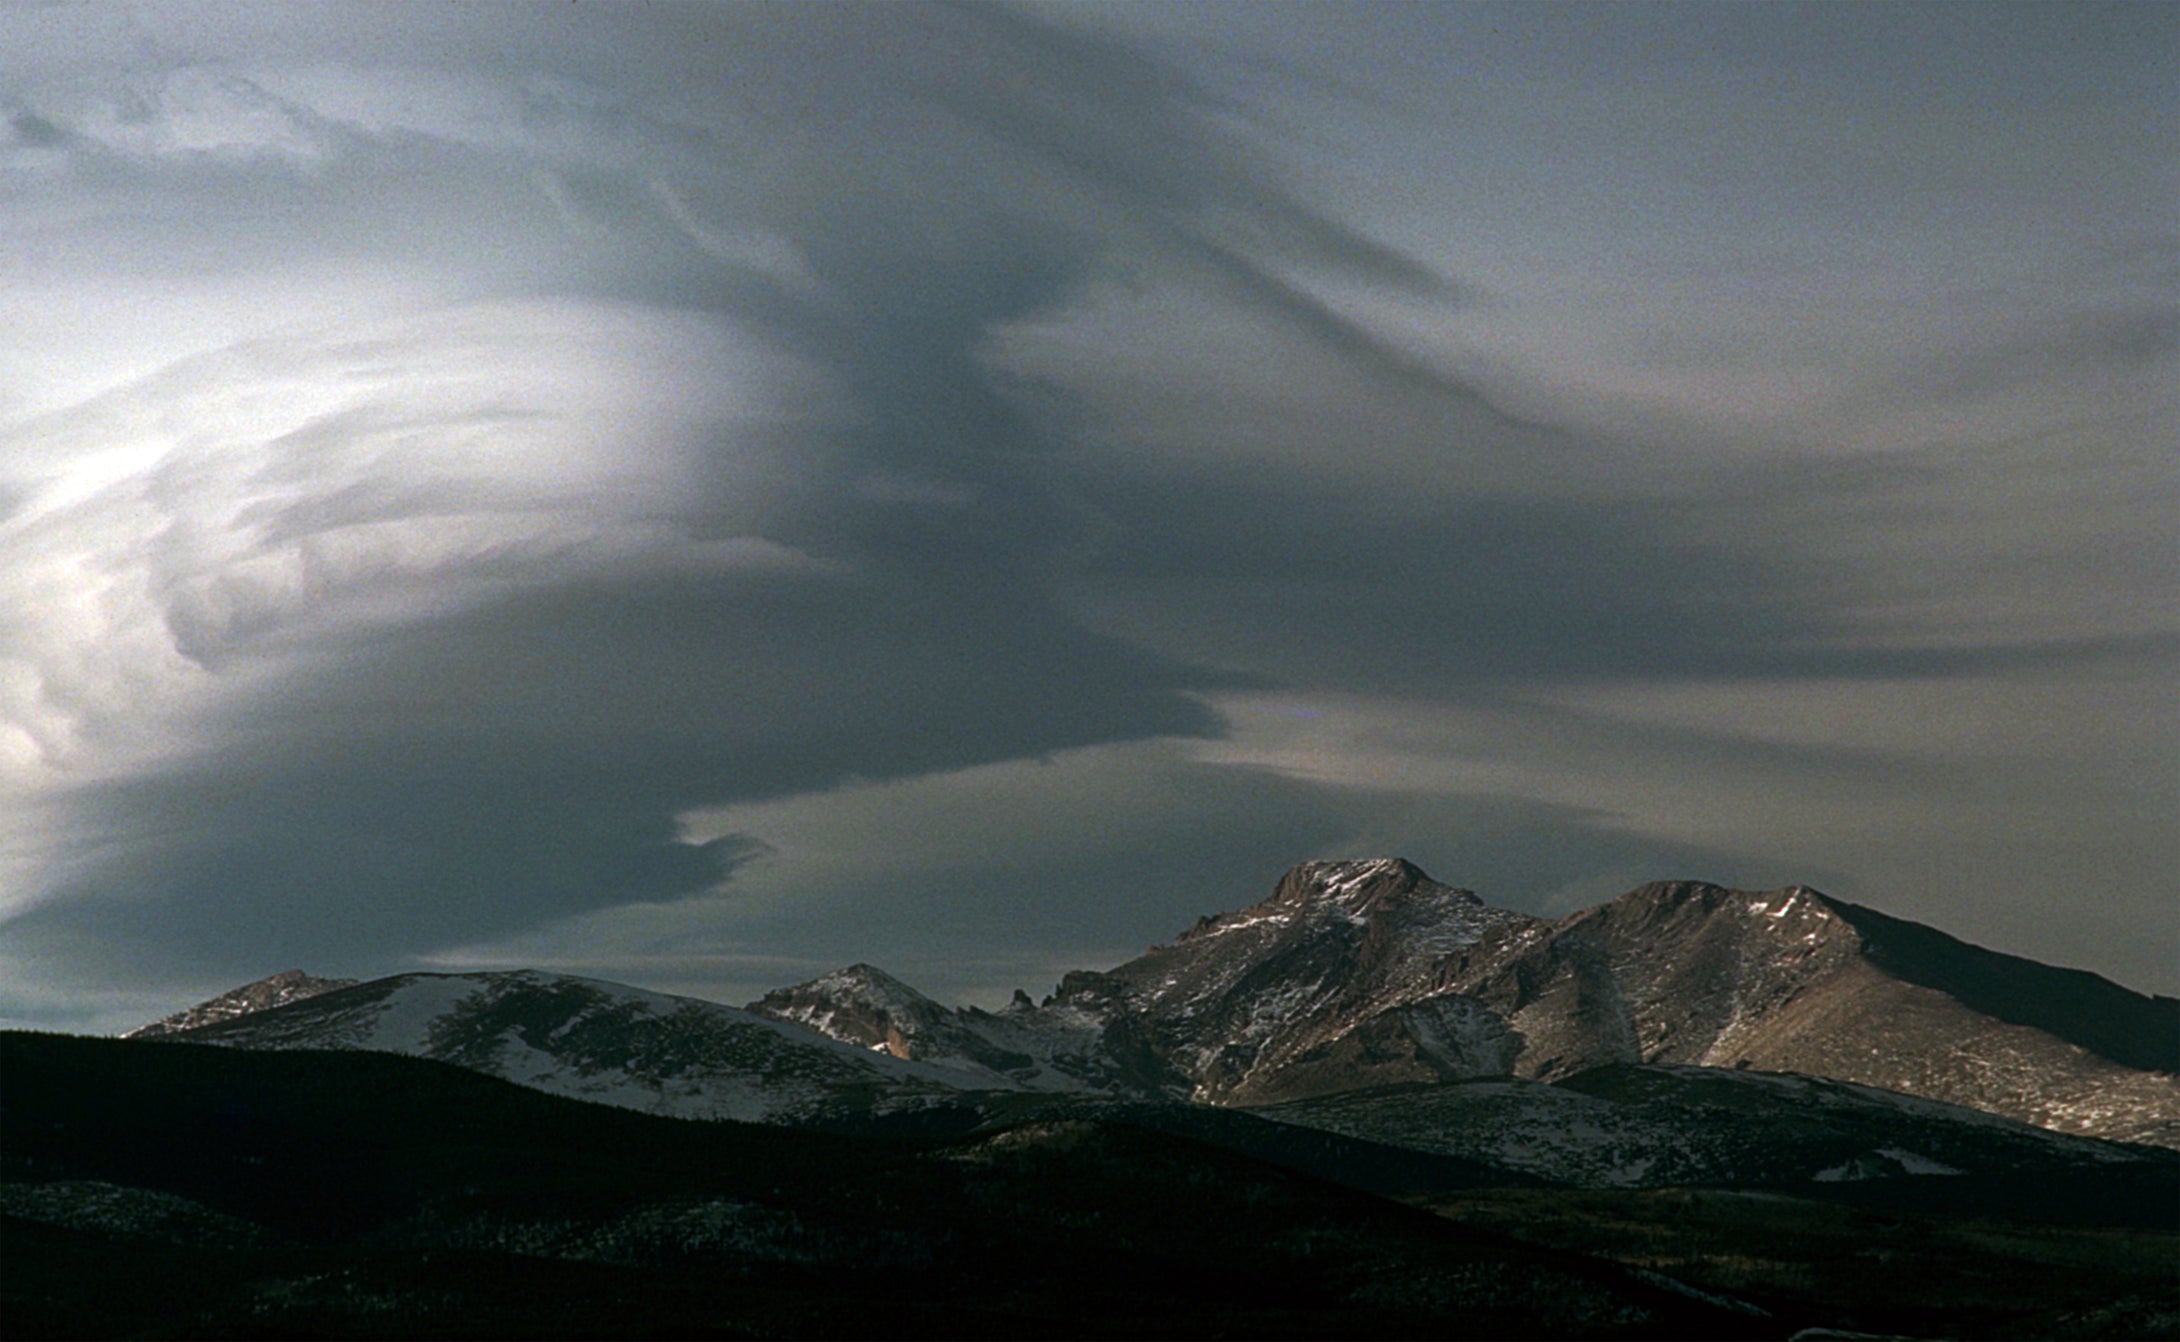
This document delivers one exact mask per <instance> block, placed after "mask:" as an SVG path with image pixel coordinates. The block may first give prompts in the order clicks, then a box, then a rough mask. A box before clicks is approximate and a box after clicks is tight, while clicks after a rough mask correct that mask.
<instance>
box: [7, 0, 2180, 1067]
mask: <svg viewBox="0 0 2180 1342" xmlns="http://www.w3.org/2000/svg"><path fill="white" fill-rule="evenodd" d="M2176 56H2180V9H2175V8H2173V7H2171V6H2160V5H2150V4H2135V5H2118V6H2107V5H2098V4H2093V3H2070V4H2045V5H2031V6H2009V5H2003V4H1980V5H1974V6H1965V5H1951V4H1947V5H1937V6H1925V5H1918V4H1912V3H1899V4H1883V5H1874V4H1871V5H1864V4H1853V3H1833V4H1822V5H1797V4H1785V3H1780V4H1764V5H1755V4H1748V5H1710V4H1685V5H1683V4H1646V5H1604V4H1551V3H1526V4H1519V5H1497V4H1489V3H1475V4H1402V5H1391V4H1386V5H1361V4H1332V3H1319V4H1306V5H1282V4H1276V3H1258V2H1252V3H1246V4H1225V3H1215V2H1212V3H1198V4H1190V5H1172V4H1134V3H1104V4H1094V5H1074V4H1022V5H1009V6H985V5H962V6H924V5H915V4H886V5H875V6H861V5H853V4H828V5H801V4H724V3H722V4H693V5H676V4H603V3H597V2H596V0H576V2H575V3H544V0H538V2H537V3H524V4H515V5H494V4H489V3H465V4H459V5H453V4H438V3H430V4H427V3H412V4H403V3H372V4H361V3H349V4H333V5H317V4H310V3H304V2H302V0H294V2H285V3H282V4H278V5H245V6H238V5H229V4H222V3H202V4H194V3H181V2H180V0H176V2H175V3H158V4H141V5H138V4H128V3H121V2H119V0H111V2H109V0H101V2H100V3H94V4H69V3H61V4H18V5H13V6H9V7H5V8H0V1021H4V1022H5V1023H8V1024H12V1025H19V1026H31V1027H36V1028H46V1029H67V1030H83V1031H106V1030H117V1029H122V1028H126V1027H128V1026H130V1025H134V1024H137V1023H140V1022H142V1021H144V1020H146V1019H149V1018H151V1017H154V1016H157V1015H160V1014H163V1013H165V1012H167V1011H170V1010H174V1009H176V1008H178V1007H180V1006H182V1005H185V1004H187V1003H189V1002H192V1001H195V1000H198V999H200V998H202V997H205V996H208V995H210V994H212V993H215V992H218V991H221V990H223V989H225V988H228V987H231V986H234V985H236V984H238V983H242V982H245V981H248V980H251V979H255V978H258V977H261V976H263V975H266V974H269V973H273V972H276V971H279V970H283V969H288V968H303V969H306V970H308V971H310V972H312V973H315V974H321V975H340V976H350V977H363V976H371V975H378V974H385V973H394V972H404V971H410V970H419V969H424V970H463V969H474V968H485V967H499V966H513V965H531V966H539V967H544V968H550V969H558V970H564V971H566V972H570V973H578V974H586V975H590V976H594V977H600V978H606V979H612V980H617V981H621V982H626V983H634V984H638V985H642V986H646V987H652V988H656V989H661V990H664V991H670V992H682V993H689V994H693V995H697V996H703V997H709V998H713V999H716V1000H722V1001H729V1002H737V1003H738V1002H742V1001H747V1000H749V999H750V998H753V997H755V996H757V995H758V994H759V993H761V992H763V991H765V990H767V989H769V988H772V987H777V986H782V985H785V984H789V983H793V982H797V981H800V980H803V979H806V978H809V977H812V976H814V975H816V974H818V973H821V972H824V971H826V970H828V969H831V968H834V967H837V966H839V965H842V964H846V963H850V962H854V961H868V962H871V963H874V964H878V965H880V966H882V967H884V968H886V969H888V970H890V971H891V972H893V973H895V974H897V975H899V976H901V977H903V978H906V979H907V980H909V981H910V982H912V983H915V984H917V985H919V986H921V987H922V988H924V990H925V991H927V992H930V993H932V994H933V995H934V996H937V997H940V998H941V999H942V1000H947V1001H952V1002H965V1003H980V1004H985V1005H995V1004H997V1003H998V1002H1001V1001H1004V1000H1005V999H1006V997H1007V995H1008V993H1009V992H1010V991H1011V990H1012V989H1013V988H1015V987H1018V986H1019V987H1023V988H1026V989H1028V990H1029V991H1030V992H1031V993H1032V994H1042V993H1043V992H1045V991H1048V990H1049V988H1050V986H1051V985H1052V983H1053V982H1054V981H1055V980H1056V978H1057V977H1058V975H1059V974H1060V973H1061V972H1062V971H1064V970H1066V969H1069V968H1075V967H1099V966H1104V965H1110V964H1113V963H1116V962H1118V961H1120V960H1122V959H1125V958H1127V957H1128V956H1131V955H1133V954H1135V953H1137V952H1139V951H1140V950H1141V949H1142V948H1143V947H1144V946H1146V945H1148V944H1150V943H1153V942H1156V941H1161V940H1164V939H1167V938H1168V937H1170V936H1172V935H1173V934H1174V933H1176V932H1177V931H1179V930H1180V929H1181V928H1182V927H1184V926H1186V925H1187V924H1188V922H1189V921H1191V920H1192V919H1193V918H1195V917H1196V916H1197V915H1198V914H1201V913H1205V912H1210V911H1214V910H1218V909H1225V908H1233V907H1238V906H1240V905H1243V904H1247V903H1251V902H1254V901H1255V900H1257V899H1259V898H1261V897H1263V895H1264V894H1265V893H1266V892H1267V891H1268V889H1269V887H1270V885H1271V883H1272V881H1273V880H1274V879H1275V878H1276V877H1277V876H1278V874H1279V873H1280V872H1281V871H1282V870H1284V869H1285V868H1287V867H1288V866H1290V865H1292V864H1293V863H1295V862H1298V861H1302V860H1307V859H1312V858H1323V857H1344V856H1375V855H1401V856H1406V857H1409V858H1411V859H1412V860H1414V861H1416V862H1418V863H1419V864H1421V865H1422V866H1423V867H1424V868H1425V869H1427V870H1428V871H1430V872H1431V873H1432V874H1434V875H1435V876H1437V877H1438V878H1439V879H1441V880H1444V881H1447V882H1449V883H1451V884H1455V885H1459V886H1464V887H1467V888H1470V889H1474V890H1476V891H1477V892H1478V893H1479V894H1481V895H1482V896H1483V897H1484V898H1486V899H1487V900H1489V901H1491V902H1493V903H1496V904H1501V905H1505V906H1509V907H1514V908H1519V909H1524V910H1528V911H1531V912H1534V913H1539V914H1546V915H1555V916H1556V915H1560V914H1564V913H1567V912H1571V911H1573V910H1576V909H1579V908H1583V907H1586V906H1588V905H1590V904H1593V903H1596V902H1599V901H1601V900H1604V899H1607V898H1610V897H1611V896H1613V895H1615V894H1618V893H1620V892H1622V891H1625V890H1627V889H1630V888H1632V887H1633V886H1635V885H1637V884H1640V883H1642V882H1644V881H1649V880H1655V879H1668V878H1691V879H1705V880H1713V881H1719V882H1722V883H1727V884H1734V885H1739V886H1742V887H1746V888H1766V887H1772V886H1777V885H1781V884H1786V883H1790V882H1796V881H1799V882H1804V883H1807V884H1810V885H1814V886H1816V887H1818V888H1820V889H1822V890H1824V891H1826V892H1828V893H1830V894H1833V895H1836V896H1839V897H1842V898H1846V899H1850V900H1853V901H1856V902H1858V903H1864V904H1869V905H1872V906H1875V907H1877V908H1880V909H1883V910H1886V911H1887V912H1890V913H1893V914H1896V915H1899V916H1902V917H1907V918H1913V919H1917V920H1920V921H1924V922H1928V923H1931V924H1934V925H1936V926H1938V927H1940V928H1943V929H1945V930H1946V931H1949V932H1951V933H1953V934H1954V935H1956V936H1960V937H1962V938H1964V939H1967V940H1969V941H1973V942H1976V943H1977V944H1981V945H1985V946H1989V947H1992V948H1994V949H1998V950H2002V951H2007V952H2010V953H2014V954H2019V955H2027V956H2033V957H2035V958H2038V959H2042V960H2046V961H2049V962H2053V963H2057V964H2062V965H2069V966H2078V967H2082V968H2087V969H2091V970H2094V971H2096V972H2098V973H2101V974H2104V975H2106V976H2108V977H2110V978H2113V979H2115V980H2116V981H2118V982H2120V983H2123V984H2126V985H2127V986H2129V987H2132V988H2135V989H2137V990H2140V991H2145V992H2160V993H2168V994H2169V993H2174V992H2176V991H2180V900H2176V899H2175V897H2174V896H2175V881H2174V876H2175V873H2176V871H2180V839H2176V838H2175V835H2176V833H2180V825H2175V823H2174V821H2175V817H2176V813H2180V695H2176V688H2180V687H2176V679H2180V677H2176V670H2180V661H2176V655H2175V654H2176V651H2180V599H2176V598H2180V581H2176V579H2180V511H2176V506H2175V505H2176V502H2180V500H2176V498H2175V484H2176V471H2175V460H2176V458H2175V452H2174V434H2173V425H2174V424H2175V423H2180V376H2176V369H2180V140H2176V139H2175V138H2174V137H2173V135H2172V134H2171V127H2173V126H2174V125H2176V124H2180V61H2176Z"/></svg>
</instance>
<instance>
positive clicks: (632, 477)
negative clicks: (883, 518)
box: [0, 301, 799, 789]
mask: <svg viewBox="0 0 2180 1342" xmlns="http://www.w3.org/2000/svg"><path fill="white" fill-rule="evenodd" d="M795 379H796V370H795V369H794V368H793V367H792V365H790V364H789V363H788V361H786V360H785V359H784V358H782V357H781V356H779V355H776V354H773V353H769V352H767V351H765V350H763V349H762V348H761V347H759V346H757V345H755V344H754V343H752V342H748V341H746V340H740V339H738V338H737V337H736V336H735V334H734V333H733V332H732V331H731V330H729V329H727V328H726V327H724V326H723V325H722V324H721V323H719V322H718V321H715V320H712V319H709V318H697V317H691V316H686V315H679V314H670V313H665V312H661V311H657V310H647V309H641V308H635V307H628V306H610V305H601V304H589V305H585V304H579V303H574V302H566V301H562V302H527V303H497V304H481V305H472V306H467V307H458V308H448V309H442V310H438V311H433V312H428V313H424V314H420V315H417V316H413V317H408V318H403V319H399V320H391V321H382V322H379V323H376V324H372V325H369V326H365V327H362V328H358V329H340V330H325V331H318V332H312V333H307V334H298V335H287V336H280V337H271V338H266V339H261V340H257V341H251V342H246V343H242V344H238V345H235V346H233V347H230V348H227V349H224V350H220V351H217V352H214V353H210V354H205V355H200V356H197V357H194V358H190V359H186V360H182V361H180V362H177V363H175V364H174V365H172V366H170V367H167V368H165V369H162V370H160V371H159V372H157V373H155V374H153V375H151V376H150V377H147V378H143V379H140V380H137V381H134V382H131V383H128V384H126V385H124V386H121V387H117V388H114V389H112V390H110V391H107V392H105V393H103V394H101V395H98V396H96V397H93V398H90V399H88V400H86V401H84V402H82V403H81V404H78V405H73V406H69V407H66V408H64V409H61V410H58V411H53V412H49V413H48V414H46V415H43V416H40V417H38V418H36V419H33V420H31V421H29V422H26V423H18V424H16V425H13V426H11V427H10V428H8V429H7V430H6V431H5V432H6V439H5V441H0V461H6V462H8V463H11V464H10V465H9V466H8V467H7V468H6V469H7V476H6V479H5V487H6V490H7V494H8V497H9V498H10V500H11V509H10V513H9V515H8V517H7V518H6V520H5V522H4V523H0V666H4V667H5V672H4V678H0V696H4V698H0V712H4V716H5V724H6V725H5V734H4V735H0V743H4V753H0V760H4V762H5V768H6V770H7V775H6V776H7V779H8V782H9V784H10V786H11V788H13V789H22V788H25V787H33V788H34V787H38V786H40V785H50V784H54V783H59V782H62V781H64V780H66V779H68V778H70V777H75V778H78V779H81V778H84V777H87V776H95V775H98V774H102V773H108V772H110V771H112V770H113V769H116V768H119V767H122V766H124V765H126V764H128V763H131V762H136V763H141V762H143V760H142V756H143V755H144V754H146V753H147V752H155V751H157V750H159V749H162V748H173V747H176V746H179V745H181V744H184V743H185V742H186V739H187V735H188V725H189V721H190V716H191V711H192V709H193V708H194V707H201V706H202V705H203V704H204V703H205V702H206V701H207V700H208V699H209V698H211V697H213V696H216V695H219V694H222V693H232V692H233V691H234V690H235V688H236V687H238V686H240V685H242V684H245V683H247V682H248V681H249V680H250V679H251V676H252V673H253V671H264V670H268V669H277V668H279V667H281V666H282V665H284V664H285V663H286V662H288V661H289V660H290V659H293V658H297V657H301V656H305V655H307V652H306V650H307V649H309V648H310V647H312V646H313V645H317V644H322V641H323V640H325V639H326V638H327V637H329V636H340V635H343V634H354V633H357V632H361V631H365V630H368V629H369V628H371V627H373V626H379V625H384V624H387V623H398V622H402V621H408V620H413V619H416V618H420V617H422V616H425V615H428V614H431V613H434V612H444V611H446V610H448V609H449V608H451V607H456V606H459V605H461V604H464V603H466V602H470V601H473V600H475V599H478V598H480V597H483V596H489V595H494V594H505V593H507V592H510V591H517V590H520V589H522V588H524V587H526V586H535V585H540V584H547V583H551V582H553V581H555V580H556V579H558V578H565V577H567V576H569V575H570V574H572V573H577V572H582V573H592V574H594V573H596V572H598V571H599V570H600V569H601V568H603V569H606V570H609V571H610V570H612V569H615V568H629V567H641V568H646V569H666V570H690V569H695V570H701V569H706V568H713V567H719V566H733V565H748V564H761V565H778V564H794V563H797V562H799V560H798V558H797V556H795V555H794V554H793V553H792V552H790V551H788V550H786V549H784V548H783V547H780V546H776V545H772V544H770V543H769V542H765V541H763V540H762V539H760V538H757V537H753V536H743V537H736V536H727V537H717V536H713V537H710V538H697V537H694V536H692V535H691V534H690V533H689V530H688V528H687V527H685V526H683V525H682V524H681V522H680V520H679V514H680V513H681V511H682V510H683V508H684V507H685V505H686V501H687V498H688V495H689V491H690V490H691V488H692V479H693V477H692V476H691V474H690V473H689V472H687V471H684V470H683V469H681V467H680V465H679V463H680V462H682V461H684V460H686V459H687V458H688V457H689V455H690V454H691V453H692V452H693V451H694V450H695V448H696V447H698V446H701V447H702V448H703V450H704V452H705V453H706V455H707V459H708V461H709V462H710V463H711V468H710V469H708V470H707V471H706V472H705V473H704V479H705V481H706V487H708V488H709V487H714V483H715V482H716V481H717V480H718V479H720V478H721V477H722V472H721V471H720V470H719V469H718V467H717V462H718V459H719V458H720V456H721V455H723V454H724V455H731V453H732V449H733V440H734V438H735V435H736V434H737V433H743V434H751V433H753V432H755V431H756V430H758V429H761V428H762V426H763V425H764V423H765V422H766V421H767V420H768V418H772V417H775V416H777V415H778V414H781V413H785V412H784V411H782V410H781V409H780V399H781V397H780V390H779V389H780V388H782V387H783V386H791V385H792V384H793V382H794V381H795ZM753 426H754V427H753ZM725 477H726V478H727V479H729V480H731V478H732V475H731V472H727V473H725Z"/></svg>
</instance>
